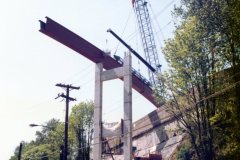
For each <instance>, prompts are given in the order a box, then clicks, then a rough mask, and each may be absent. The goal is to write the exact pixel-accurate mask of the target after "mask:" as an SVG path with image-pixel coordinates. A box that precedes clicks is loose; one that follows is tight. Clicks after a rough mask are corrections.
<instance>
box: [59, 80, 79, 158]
mask: <svg viewBox="0 0 240 160" xmlns="http://www.w3.org/2000/svg"><path fill="white" fill-rule="evenodd" d="M56 86H57V87H61V88H64V89H66V95H65V94H64V93H61V94H58V96H57V97H56V98H55V99H57V98H59V97H62V98H64V99H66V116H65V131H64V148H63V151H64V153H63V157H64V158H63V159H64V160H67V156H68V109H69V102H70V101H76V99H74V98H72V97H70V96H69V91H70V89H71V90H73V89H75V90H79V89H80V87H75V86H72V85H65V84H61V83H58V84H56Z"/></svg>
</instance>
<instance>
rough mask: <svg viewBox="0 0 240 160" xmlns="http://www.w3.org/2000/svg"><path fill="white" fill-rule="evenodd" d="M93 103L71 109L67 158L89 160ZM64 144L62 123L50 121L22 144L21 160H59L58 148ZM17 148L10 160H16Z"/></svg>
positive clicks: (82, 104)
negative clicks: (30, 139) (34, 137)
mask: <svg viewBox="0 0 240 160" xmlns="http://www.w3.org/2000/svg"><path fill="white" fill-rule="evenodd" d="M93 106H94V105H93V102H91V101H90V102H86V103H85V102H82V103H80V104H78V105H76V106H73V107H72V112H71V113H70V116H69V123H70V124H69V153H70V155H69V157H70V158H71V159H81V160H89V159H90V144H91V140H92V133H93V119H92V118H93V108H94V107H93ZM63 142H64V122H60V121H59V120H56V119H54V118H53V119H51V120H49V121H47V122H46V123H45V124H44V127H43V128H42V130H41V131H37V132H36V139H35V140H33V141H31V142H29V143H27V142H24V143H23V150H22V159H23V160H30V159H41V160H47V159H51V160H59V158H60V147H61V146H62V145H63ZM17 155H18V147H17V148H16V149H15V153H14V156H12V157H11V158H10V160H17Z"/></svg>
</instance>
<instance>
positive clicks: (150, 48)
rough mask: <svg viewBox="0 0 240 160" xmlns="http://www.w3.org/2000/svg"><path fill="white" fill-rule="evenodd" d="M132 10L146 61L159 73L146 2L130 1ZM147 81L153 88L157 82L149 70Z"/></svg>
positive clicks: (159, 65)
mask: <svg viewBox="0 0 240 160" xmlns="http://www.w3.org/2000/svg"><path fill="white" fill-rule="evenodd" d="M132 4H133V8H134V11H135V14H136V17H137V22H138V27H139V31H140V35H141V41H142V45H143V50H144V54H145V58H146V61H147V62H148V63H149V64H150V65H151V66H153V67H154V68H156V73H157V74H160V73H161V64H160V63H159V58H158V53H157V47H156V43H155V40H154V34H153V29H152V24H151V19H150V16H149V11H148V8H147V2H146V1H145V0H132ZM148 74H149V80H150V82H151V83H152V85H153V86H156V85H157V83H159V82H158V80H157V77H156V74H154V73H153V72H152V71H151V70H148ZM160 83H161V82H160Z"/></svg>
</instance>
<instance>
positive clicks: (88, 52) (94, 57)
mask: <svg viewBox="0 0 240 160" xmlns="http://www.w3.org/2000/svg"><path fill="white" fill-rule="evenodd" d="M46 19H47V20H46V23H45V22H43V21H40V30H39V31H40V32H42V33H44V34H45V35H47V36H49V37H51V38H53V39H55V40H56V41H58V42H60V43H62V44H63V45H65V46H67V47H69V48H71V49H72V50H74V51H76V52H77V53H79V54H81V55H83V56H84V57H86V58H87V59H89V60H91V61H92V62H94V63H100V62H101V63H103V67H104V69H106V70H109V69H113V68H116V67H120V66H121V64H120V63H118V62H117V61H116V60H115V59H114V58H112V57H111V56H108V55H106V54H105V53H104V52H103V51H102V50H100V49H99V48H97V47H96V46H94V45H93V44H91V43H90V42H88V41H86V40H85V39H83V38H82V37H80V36H78V35H77V34H75V33H73V32H72V31H70V30H69V29H67V28H65V27H63V26H62V25H60V24H59V23H57V22H55V21H54V20H52V19H50V18H48V17H46ZM132 80H133V84H132V86H133V88H134V89H135V90H136V91H137V92H139V93H140V94H141V95H142V96H144V97H145V98H146V99H148V100H149V101H150V102H151V103H152V104H154V105H155V106H156V107H160V105H159V104H157V103H156V102H155V101H154V97H153V95H152V89H151V88H150V86H149V85H148V84H147V83H146V82H145V81H143V80H142V79H140V78H139V77H137V76H136V75H135V74H133V76H132Z"/></svg>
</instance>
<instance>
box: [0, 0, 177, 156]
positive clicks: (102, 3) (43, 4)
mask: <svg viewBox="0 0 240 160" xmlns="http://www.w3.org/2000/svg"><path fill="white" fill-rule="evenodd" d="M177 2H178V0H176V1H175V0H167V1H166V0H151V1H150V5H149V11H150V14H151V16H152V21H153V26H154V27H153V28H154V33H156V34H155V35H157V38H155V40H156V41H157V44H158V48H160V47H162V46H163V41H164V40H166V39H167V38H169V37H171V36H172V33H173V29H174V27H173V26H174V23H173V22H174V19H173V18H172V16H171V10H172V9H173V5H174V4H176V3H177ZM0 15H1V25H0V110H1V111H0V127H1V132H0V142H1V143H0V151H1V159H3V160H7V159H9V158H10V156H11V155H13V153H14V150H15V148H16V147H17V146H18V145H19V144H20V142H21V141H27V142H29V141H31V140H33V139H34V138H35V132H36V131H37V130H40V129H41V128H37V127H36V128H30V127H29V124H30V123H36V124H44V123H45V122H46V121H48V120H50V119H51V118H56V119H60V120H61V121H64V116H65V103H64V102H61V100H60V99H59V100H55V99H54V98H55V97H56V96H57V94H58V93H61V92H64V90H62V89H61V88H59V87H56V86H55V84H56V83H65V84H72V85H74V86H80V90H73V91H71V93H70V96H71V97H74V98H77V101H76V102H71V104H70V108H71V106H73V105H75V104H77V103H79V102H83V101H90V100H94V70H95V64H94V63H92V62H91V61H89V60H88V59H86V58H84V57H83V56H81V55H80V54H78V53H76V52H75V51H73V50H71V49H69V48H67V47H66V46H63V45H62V44H60V43H58V42H56V41H55V40H53V39H51V38H49V37H47V36H45V35H43V34H42V33H40V32H39V31H38V30H39V22H38V20H43V21H45V17H46V16H48V17H50V18H51V19H53V20H55V21H57V22H58V23H60V24H62V25H63V26H65V27H66V28H68V29H70V30H72V31H73V32H75V33H76V34H78V35H79V36H81V37H83V38H84V39H86V40H88V41H89V42H91V43H92V44H94V45H95V46H97V47H98V48H100V49H102V50H109V51H111V53H112V55H113V54H117V55H119V56H121V57H123V55H124V52H126V51H127V49H126V48H125V47H123V46H122V45H121V44H119V42H118V41H117V40H116V39H114V38H113V37H112V35H110V34H109V33H107V32H106V31H107V29H108V28H111V29H112V30H113V31H115V32H116V33H117V34H118V35H119V36H120V37H122V38H123V39H124V40H125V41H126V42H127V43H129V45H130V46H132V48H134V49H135V50H137V51H138V52H139V53H142V49H141V41H140V37H139V34H138V29H137V22H136V19H135V18H136V17H135V15H134V12H133V8H132V5H131V0H114V1H109V0H88V1H86V0H85V1H84V0H68V1H66V0H21V1H19V0H2V1H1V5H0ZM160 29H161V32H160ZM159 51H161V50H160V49H159ZM142 55H143V54H142ZM159 56H160V61H161V63H162V64H163V70H164V69H166V68H167V64H166V62H165V60H164V58H163V55H162V54H161V52H159ZM133 66H134V68H135V69H137V70H140V72H141V73H142V74H143V75H144V76H145V77H148V75H147V72H146V69H145V67H144V65H143V64H141V63H139V62H138V60H137V59H135V58H133ZM122 87H123V84H122V81H120V80H112V81H108V82H104V84H103V120H104V121H105V122H113V121H119V120H120V119H121V117H122V110H123V88H122ZM113 90H114V92H113ZM154 109H156V108H155V107H154V106H153V105H152V104H151V103H150V102H148V101H147V100H146V99H145V98H143V97H142V96H141V95H140V94H138V93H136V92H135V91H133V120H134V121H135V120H137V119H139V118H141V117H142V116H144V115H146V114H147V113H149V112H151V111H153V110H154Z"/></svg>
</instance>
